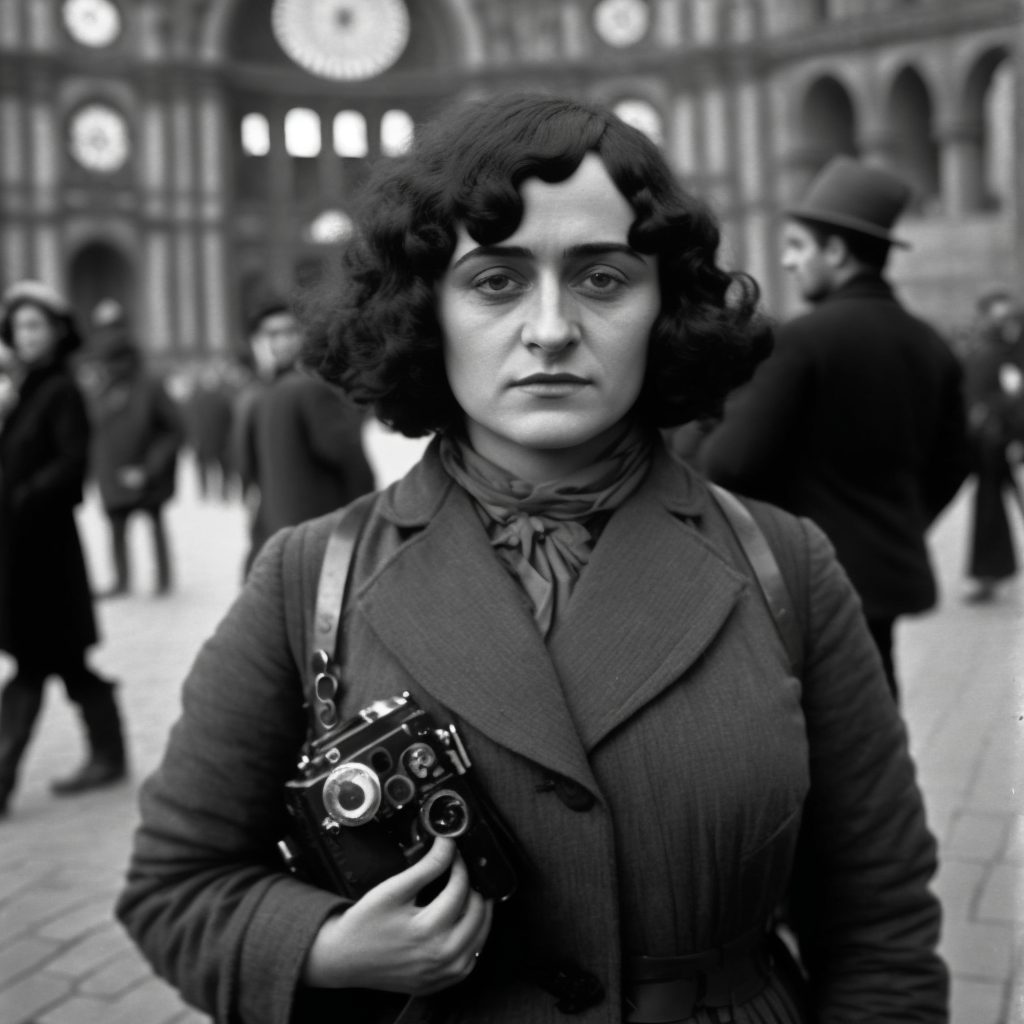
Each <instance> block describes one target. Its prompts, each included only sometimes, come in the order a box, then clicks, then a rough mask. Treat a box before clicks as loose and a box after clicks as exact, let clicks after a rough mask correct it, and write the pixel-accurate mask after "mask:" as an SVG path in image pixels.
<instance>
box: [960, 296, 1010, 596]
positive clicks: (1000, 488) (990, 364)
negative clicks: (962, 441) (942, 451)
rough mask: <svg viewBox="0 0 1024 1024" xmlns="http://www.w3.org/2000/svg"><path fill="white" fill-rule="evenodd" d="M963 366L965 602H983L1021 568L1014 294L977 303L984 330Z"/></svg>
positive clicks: (980, 327) (979, 334) (987, 297)
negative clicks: (1013, 449)
mask: <svg viewBox="0 0 1024 1024" xmlns="http://www.w3.org/2000/svg"><path fill="white" fill-rule="evenodd" d="M965 369H966V390H967V411H968V422H969V425H970V431H971V442H972V445H973V451H974V472H975V476H976V480H977V486H976V487H975V491H974V500H973V502H972V506H971V527H970V540H969V549H970V556H969V558H970V560H969V563H968V569H967V572H968V576H969V577H970V578H971V579H973V580H975V581H976V582H977V586H976V589H975V590H973V591H972V592H971V593H970V594H968V595H967V601H968V602H970V603H972V604H974V603H978V604H984V603H987V602H989V601H992V600H994V599H995V597H996V594H997V591H998V587H999V584H1000V583H1001V582H1003V581H1004V580H1007V579H1010V578H1011V577H1012V576H1013V575H1014V574H1015V573H1016V572H1017V555H1016V552H1015V550H1014V544H1013V531H1012V529H1011V526H1010V516H1009V513H1008V511H1007V507H1006V498H1007V496H1009V498H1010V500H1011V503H1013V502H1016V504H1017V506H1018V507H1019V508H1020V509H1021V512H1022V514H1024V498H1022V495H1021V491H1020V486H1019V484H1018V483H1017V480H1016V478H1015V477H1014V474H1013V468H1012V465H1011V462H1010V458H1009V454H1008V449H1009V446H1010V445H1011V444H1013V443H1014V442H1018V443H1019V442H1020V441H1022V440H1024V432H1022V430H1021V427H1022V425H1024V419H1022V416H1021V413H1022V411H1024V316H1022V315H1021V313H1020V312H1019V311H1015V310H1014V308H1013V303H1012V299H1011V298H1010V296H1009V295H1008V294H1007V295H992V296H984V297H983V299H982V301H981V302H980V303H979V330H978V333H977V338H976V343H975V345H974V347H973V348H972V349H971V350H970V352H968V354H967V358H966V361H965Z"/></svg>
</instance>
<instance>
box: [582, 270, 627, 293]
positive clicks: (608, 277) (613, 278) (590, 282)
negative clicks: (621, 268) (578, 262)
mask: <svg viewBox="0 0 1024 1024" xmlns="http://www.w3.org/2000/svg"><path fill="white" fill-rule="evenodd" d="M583 283H584V284H585V285H586V287H587V288H588V289H589V290H590V291H592V292H612V291H615V289H616V288H618V287H619V286H620V285H622V284H623V281H622V280H621V278H619V277H618V276H617V275H615V274H610V273H608V271H606V270H592V271H591V272H590V273H589V274H587V276H586V277H585V278H584V279H583Z"/></svg>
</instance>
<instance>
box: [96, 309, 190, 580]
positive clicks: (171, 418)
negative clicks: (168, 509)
mask: <svg viewBox="0 0 1024 1024" xmlns="http://www.w3.org/2000/svg"><path fill="white" fill-rule="evenodd" d="M95 354H96V357H97V359H98V361H99V364H100V366H101V370H102V373H101V384H100V389H99V393H98V394H97V396H96V398H95V403H94V404H95V409H94V417H95V421H96V431H95V437H94V442H93V451H92V455H93V469H94V472H95V475H96V481H97V483H98V485H99V489H100V498H101V499H102V501H103V508H104V510H105V511H106V513H107V517H108V519H109V522H110V536H111V548H112V552H113V557H114V570H115V573H116V581H115V583H114V585H113V587H111V588H110V589H109V590H106V591H104V592H103V594H102V595H101V596H102V597H117V596H120V595H123V594H127V593H128V592H129V590H130V588H131V571H130V565H129V557H128V520H129V518H130V517H131V515H132V513H133V512H142V513H144V514H145V516H146V517H147V518H148V519H149V522H150V527H151V529H152V534H153V548H154V552H155V555H156V569H157V585H156V592H157V593H158V594H166V593H168V592H169V591H170V589H171V585H172V572H171V557H170V551H169V547H168V542H167V532H166V529H165V526H164V522H163V507H164V505H165V503H166V502H167V501H168V500H169V499H170V498H171V497H172V495H173V494H174V484H175V470H176V464H177V455H178V449H179V448H180V447H181V444H182V440H183V436H184V430H183V427H182V423H181V417H180V414H179V412H178V409H177V407H176V405H175V403H174V401H173V399H172V398H171V397H170V396H169V395H168V394H167V392H166V390H165V389H164V386H163V384H162V383H161V381H160V380H158V379H157V378H156V377H154V376H152V375H150V374H149V373H148V372H147V371H146V369H145V367H144V366H143V360H142V354H141V352H140V351H139V348H138V346H137V345H136V343H135V341H134V339H133V338H132V337H131V335H130V334H129V333H128V331H127V330H126V329H125V328H124V327H123V326H114V327H111V328H109V329H108V330H107V331H105V332H103V333H101V334H99V335H98V336H97V338H96V343H95Z"/></svg>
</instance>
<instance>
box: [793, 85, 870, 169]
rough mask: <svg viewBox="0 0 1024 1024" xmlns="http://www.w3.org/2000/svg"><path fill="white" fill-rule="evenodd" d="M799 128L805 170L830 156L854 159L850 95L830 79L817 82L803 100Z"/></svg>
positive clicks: (854, 130)
mask: <svg viewBox="0 0 1024 1024" xmlns="http://www.w3.org/2000/svg"><path fill="white" fill-rule="evenodd" d="M802 114H803V116H802V118H801V128H802V134H803V142H804V146H805V147H806V152H807V162H808V165H809V169H810V170H812V171H814V170H817V169H819V168H820V167H822V166H824V164H826V163H827V162H828V161H829V160H831V159H832V157H834V156H838V155H839V154H840V153H845V154H846V155H847V156H856V155H857V143H856V138H857V130H856V114H855V112H854V109H853V101H852V100H851V99H850V94H849V93H848V92H847V91H846V89H845V88H843V86H842V85H841V84H840V83H839V82H838V81H836V79H834V78H832V77H831V76H828V75H826V76H825V77H823V78H819V79H818V80H817V81H816V82H815V83H814V84H813V85H812V86H811V87H810V89H808V90H807V95H806V96H805V97H804V106H803V112H802Z"/></svg>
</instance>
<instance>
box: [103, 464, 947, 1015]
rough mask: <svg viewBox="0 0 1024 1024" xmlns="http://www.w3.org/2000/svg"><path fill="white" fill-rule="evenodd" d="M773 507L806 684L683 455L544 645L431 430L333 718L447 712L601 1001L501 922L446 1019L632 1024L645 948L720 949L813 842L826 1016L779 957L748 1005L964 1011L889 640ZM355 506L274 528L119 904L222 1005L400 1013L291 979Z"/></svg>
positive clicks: (604, 546) (808, 533)
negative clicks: (349, 511)
mask: <svg viewBox="0 0 1024 1024" xmlns="http://www.w3.org/2000/svg"><path fill="white" fill-rule="evenodd" d="M754 511H755V514H756V515H757V517H758V519H759V520H760V522H761V524H762V526H763V528H764V529H765V531H766V534H767V536H768V537H769V539H770V540H771V543H772V545H773V547H774V548H775V550H776V551H777V553H778V556H779V559H780V563H781V565H782V569H783V572H784V573H785V574H786V578H787V580H788V582H789V585H790V587H791V589H792V591H793V593H794V594H796V595H797V600H796V603H795V612H796V614H797V616H798V617H799V618H800V619H801V621H802V622H803V624H804V631H805V635H806V649H805V653H804V658H805V669H804V672H803V684H802V686H801V683H799V682H798V681H797V680H796V679H795V678H794V677H793V675H792V669H791V666H790V663H789V659H788V657H787V654H786V652H785V649H784V648H783V646H782V643H781V641H780V640H779V637H778V634H777V633H776V631H775V629H774V627H773V624H772V620H771V618H770V616H769V613H768V611H767V609H766V606H765V604H764V601H763V600H762V599H761V598H760V596H759V594H758V591H757V590H756V587H755V586H754V585H753V584H752V582H751V580H750V579H749V577H748V576H747V575H746V572H745V570H744V569H743V568H741V567H742V566H744V564H745V563H744V561H743V556H742V553H741V552H740V551H739V550H738V548H737V546H736V541H735V538H734V537H733V535H732V533H731V531H730V529H729V527H728V525H727V524H726V522H725V521H724V519H723V517H722V515H721V512H720V511H719V510H718V508H717V506H716V505H715V503H714V502H713V501H712V500H711V499H710V497H709V494H708V492H707V489H706V486H705V485H704V483H703V482H702V481H701V480H700V479H699V478H698V477H697V476H696V475H695V474H693V473H691V472H690V471H689V470H687V469H686V468H685V467H683V466H682V465H680V464H678V463H676V462H674V461H673V460H671V459H670V458H669V457H668V456H667V454H665V453H664V452H661V453H659V454H658V456H656V459H655V463H654V465H653V466H652V469H651V472H650V474H649V475H648V477H647V479H646V480H645V481H644V483H643V484H642V486H641V487H640V489H639V490H638V491H637V492H636V493H635V494H634V495H632V496H631V497H630V498H629V499H628V500H627V501H626V503H625V504H624V505H623V506H622V507H621V508H620V509H618V510H617V511H616V512H615V513H614V514H613V515H612V516H611V518H610V520H609V521H608V523H607V525H606V526H605V528H604V531H603V532H602V534H601V537H600V540H599V541H598V543H597V545H596V547H595V549H594V552H593V555H592V557H591V560H590V562H589V564H588V565H587V567H586V569H585V570H584V572H583V574H582V576H581V577H580V580H579V582H578V584H577V586H576V589H575V591H574V593H573V597H572V601H571V602H570V604H569V606H568V608H567V610H566V614H565V616H564V618H563V619H561V620H560V621H559V622H558V624H557V625H556V627H555V629H554V631H553V633H552V635H551V636H550V637H549V639H548V642H547V643H546V644H545V642H544V641H543V640H542V639H541V636H540V633H539V632H538V630H537V628H536V625H535V623H534V621H533V616H532V613H531V610H530V608H529V607H528V605H527V603H526V602H525V601H524V599H523V594H522V592H521V590H520V589H519V587H518V584H517V583H516V582H515V581H514V580H513V579H512V577H511V576H510V574H509V573H508V572H507V571H506V570H505V568H504V566H503V565H502V563H501V562H500V561H499V559H498V557H497V556H496V555H495V552H494V550H493V548H492V547H491V545H490V543H489V540H488V537H487V534H486V532H485V531H484V528H483V526H482V524H481V522H480V519H479V517H478V515H477V514H476V512H475V511H474V507H473V504H472V501H471V499H470V498H469V496H468V495H467V494H466V492H465V491H463V490H462V489H461V488H460V487H458V486H457V485H456V484H454V482H453V481H452V479H451V478H450V477H449V476H448V474H447V473H446V472H445V470H444V468H443V467H442V465H441V463H440V459H439V458H438V455H437V446H436V444H435V445H433V446H431V448H429V449H428V451H427V454H426V456H425V457H424V459H423V461H422V462H420V463H419V465H418V466H417V467H416V468H414V469H413V470H412V472H411V473H410V474H409V475H408V476H407V477H406V478H405V479H404V480H402V481H400V482H399V483H398V484H396V485H394V486H393V487H391V488H389V489H388V490H387V491H385V492H383V494H382V495H381V496H380V497H379V499H377V502H376V504H375V506H374V508H373V510H372V511H371V513H370V516H369V518H368V520H367V523H366V526H365V528H364V532H363V535H362V539H361V541H360V544H359V550H358V553H357V557H356V561H355V563H354V566H353V571H352V577H351V582H350V596H349V599H348V601H347V602H346V611H345V618H344V622H343V635H344V641H343V648H344V671H343V678H344V693H345V696H344V704H343V714H344V715H345V716H347V715H351V714H353V713H355V712H356V711H358V710H359V709H360V708H362V707H365V706H366V705H367V704H368V703H370V702H372V701H374V700H377V699H381V698H385V697H390V696H393V695H395V694H398V693H401V692H402V691H405V690H407V691H409V692H410V693H411V694H412V696H413V697H415V698H416V700H417V701H419V702H420V704H421V705H422V706H424V707H425V708H427V709H428V710H430V711H432V712H433V713H434V714H435V715H436V716H438V718H439V719H440V721H442V722H455V723H457V725H458V728H459V732H460V733H461V734H462V736H463V738H464V739H465V741H466V744H467V746H468V748H469V752H470V755H471V757H472V759H473V761H474V765H475V770H476V771H477V772H478V773H479V778H480V780H481V782H482V784H483V785H484V787H485V788H486V790H487V791H488V793H489V795H490V796H491V797H492V799H493V800H494V802H495V803H496V804H497V806H498V807H499V809H500V810H501V812H502V814H503V815H504V817H505V818H506V820H507V821H508V823H509V825H510V826H511V828H512V830H513V832H514V833H515V834H516V836H517V837H518V839H519V841H520V843H521V844H522V846H523V847H524V849H525V851H526V853H527V856H528V859H529V861H530V864H531V868H530V869H529V870H527V871H525V872H524V873H523V877H522V882H521V892H520V894H519V895H518V896H517V897H516V900H517V902H518V906H519V910H520V913H521V914H522V915H523V917H524V919H525V922H526V924H525V929H526V934H525V939H524V940H523V942H522V943H520V945H519V946H518V948H519V949H520V950H523V949H525V950H526V951H528V952H530V953H533V954H536V955H538V956H541V957H549V958H551V959H552V962H554V958H555V957H569V958H571V959H572V960H573V961H575V963H577V964H579V965H580V966H582V967H584V968H586V969H588V970H590V971H592V972H593V973H594V974H595V975H596V976H597V977H598V979H600V981H601V982H602V983H603V985H604V986H605V989H606V996H605V998H604V999H603V1000H601V1001H600V1002H598V1003H596V1004H595V1005H593V1006H591V1007H590V1008H589V1009H587V1010H585V1011H584V1012H581V1013H579V1014H577V1015H574V1016H572V1017H570V1018H566V1015H565V1014H564V1013H562V1012H561V1011H560V1010H558V1009H556V1007H555V999H554V998H553V997H552V996H551V995H549V994H548V993H547V992H544V991H542V990H541V988H539V987H538V986H537V985H536V984H534V983H532V982H530V981H527V980H525V979H524V978H522V977H521V976H519V975H518V974H517V973H516V972H515V971H514V970H512V971H509V972H508V976H503V974H502V970H503V968H505V966H506V963H507V961H506V960H505V959H504V958H503V957H502V956H500V955H494V954H493V945H492V944H493V942H494V941H495V940H496V939H500V935H501V933H500V932H499V934H497V935H492V940H491V942H490V943H489V945H488V949H486V950H485V951H484V955H483V957H482V958H481V967H480V970H481V971H482V972H483V974H482V975H481V982H480V983H479V984H470V985H469V986H468V987H462V988H461V990H459V991H456V992H453V993H452V998H453V999H454V1007H453V1008H452V1010H451V1015H450V1016H445V1017H444V1018H443V1019H444V1021H445V1022H446V1024H470V1022H472V1024H524V1022H529V1024H562V1022H564V1021H565V1020H566V1019H570V1020H574V1021H579V1022H581V1024H621V1022H622V1020H623V1011H622V1005H621V1001H620V996H621V993H620V972H621V965H622V958H623V956H624V955H630V954H648V955H653V956H667V955H679V954H685V953H691V952H696V951H699V950H706V949H711V948H714V947H715V946H717V945H720V944H721V943H723V942H726V941H728V940H731V939H732V938H735V937H736V936H737V935H739V934H741V933H743V932H744V931H745V930H746V929H747V928H750V927H757V926H758V925H760V924H762V923H763V922H764V921H765V920H766V919H767V918H768V916H769V915H770V914H771V913H772V911H773V909H774V907H775V906H776V904H777V902H778V900H779V898H780V896H781V895H782V893H783V891H784V890H785V889H786V886H787V881H788V878H789V873H790V869H791V868H792V867H793V864H794V856H796V868H795V882H796V890H795V891H796V897H795V900H794V906H795V908H796V913H797V917H798V919H799V920H800V922H801V928H802V936H803V942H804V943H805V946H804V953H805V956H806V958H807V962H808V963H809V964H810V965H811V966H812V969H813V970H814V972H815V977H816V979H817V982H816V985H817V987H816V990H815V993H814V996H813V1001H814V1003H815V1004H816V1005H817V1007H818V1008H819V1010H821V1014H820V1016H815V1017H813V1018H812V1017H811V1016H810V1015H804V1014H803V1013H801V1012H800V1011H799V1010H797V1009H796V1008H795V1007H794V1005H793V1003H792V1002H791V1000H790V998H789V996H788V995H787V993H786V990H785V988H784V987H783V986H782V984H781V981H780V980H779V979H778V977H776V978H774V979H773V980H772V981H771V982H769V984H768V987H767V988H766V989H765V990H764V991H763V992H762V993H761V994H760V995H758V996H756V997H755V998H754V999H753V1000H751V1001H750V1002H749V1003H745V1004H743V1005H742V1006H739V1007H737V1008H736V1009H735V1010H734V1016H732V1017H731V1018H730V1019H732V1020H734V1021H736V1022H737V1024H754V1022H758V1024H803V1022H809V1021H810V1020H812V1019H813V1020H815V1021H816V1022H825V1024H835V1022H838V1021H844V1022H853V1021H864V1022H865V1024H866V1022H869V1021H870V1022H871V1024H897V1022H904V1021H908V1020H911V1019H913V1020H917V1021H920V1022H922V1024H924V1022H929V1024H940V1022H942V1021H944V1020H945V1012H944V1004H945V973H944V968H943V966H942V964H941V962H940V961H939V959H938V958H937V957H936V956H935V955H934V952H933V949H934V943H935V942H936V941H937V937H938V923H939V909H938V904H937V903H936V901H935V899H934V897H932V896H931V895H930V894H929V892H928V889H927V885H928V879H929V877H930V876H931V874H932V872H933V870H934V868H935V845H934V842H933V840H932V839H931V837H930V836H929V835H928V832H927V830H926V827H925V823H924V815H923V808H922V805H921V799H920V795H919V793H918V791H917V788H916V786H915V784H914V773H913V767H912V765H911V762H910V759H909V756H908V754H907V749H906V737H905V733H904V730H903V727H902V724H901V722H900V719H899V715H898V713H897V712H896V709H895V707H894V706H893V703H892V701H890V700H889V699H888V698H887V697H885V696H884V694H885V681H884V678H883V674H882V669H881V664H880V661H879V658H878V654H877V651H876V650H875V648H874V646H873V644H872V642H871V639H870V637H869V635H868V633H867V631H866V629H865V627H864V623H863V620H862V618H861V616H860V610H859V607H858V603H857V599H856V596H855V595H854V593H853V592H852V590H851V588H850V586H849V583H848V582H847V580H846V578H845V576H844V575H843V573H842V571H841V570H840V569H839V567H838V565H837V563H836V562H835V559H834V558H833V557H832V555H831V551H830V549H829V546H828V543H827V541H826V540H825V539H824V537H823V536H822V534H821V532H820V531H819V530H817V529H816V528H815V527H814V526H813V524H810V523H808V522H806V521H802V522H801V521H797V520H795V519H793V518H792V517H790V516H786V515H785V514H784V513H781V512H779V511H778V510H775V509H771V508H769V507H767V506H756V507H755V509H754ZM336 521H337V516H328V517H324V518H323V519H318V520H314V521H312V522H309V523H305V524H303V525H302V526H300V527H297V528H295V529H291V530H283V531H281V532H279V533H278V534H277V535H276V536H275V537H274V538H273V539H272V540H271V541H270V542H269V543H268V544H267V546H266V548H265V549H264V552H263V554H262V555H261V556H260V558H259V560H258V561H257V563H256V565H255V567H254V569H253V572H252V574H251V575H250V577H249V580H248V583H247V585H246V587H245V590H244V591H243V593H242V595H241V597H240V598H239V600H238V601H237V602H236V604H235V606H234V607H233V609H232V610H231V611H230V612H229V614H228V616H227V617H226V619H225V620H224V621H223V623H222V624H221V625H220V627H219V629H218V630H217V632H216V634H215V636H214V637H213V638H212V639H211V640H210V641H209V642H208V643H207V644H206V645H205V647H204V649H203V650H202V652H201V653H200V655H199V657H198V659H197V661H196V663H195V665H194V667H193V669H192V672H191V673H190V676H189V678H188V680H187V681H186V683H185V687H184V692H183V715H182V718H181V720H180V721H179V722H178V724H177V725H176V726H175V728H174V730H173V732H172V735H171V739H170V742H169V745H168V748H167V752H166V755H165V758H164V762H163V764H162V766H161V767H160V769H159V770H158V771H157V773H156V774H155V775H154V776H153V777H152V778H151V779H150V780H149V781H148V782H147V783H146V785H145V787H144V790H143V795H142V825H141V828H140V831H139V833H138V835H137V837H136V846H135V854H134V858H133V861H132V866H131V868H130V870H129V880H128V885H127V888H126V890H125V892H124V893H123V894H122V897H121V900H120V903H119V908H118V913H119V914H120V916H121V919H122V920H123V921H124V922H125V924H126V925H127V927H128V929H129V931H130V932H131V933H132V934H133V936H134V937H135V939H136V941H138V942H139V944H140V946H141V947H142V949H143V951H144V952H145V953H146V955H147V956H148V957H149V959H150V960H151V961H152V963H153V964H154V965H155V967H156V969H157V970H158V972H159V973H160V974H162V975H163V976H164V977H167V978H169V979H170V980H171V981H172V982H173V983H174V984H176V985H177V986H179V987H180V989H181V991H182V992H183V994H184V995H185V998H186V999H188V1000H190V1001H192V1002H195V1003H196V1004H197V1005H199V1006H202V1007H204V1008H205V1009H206V1010H207V1012H214V1013H215V1014H216V1019H217V1020H218V1021H219V1022H223V1024H227V1022H233V1024H234V1022H245V1024H286V1022H288V1021H289V1020H292V1021H295V1022H296V1024H298V1022H301V1024H308V1022H310V1021H319V1020H330V1021H334V1022H337V1024H383V1022H390V1021H393V1020H394V1019H395V1015H396V1012H397V1009H396V1006H395V1000H394V999H392V998H389V997H387V996H385V995H383V994H380V993H377V994H373V995H368V994H367V993H365V992H364V993H360V992H359V991H354V990H349V991H340V992H321V993H320V994H319V997H317V996H316V995H310V994H309V993H299V994H298V995H297V993H296V986H297V984H298V979H299V977H300V974H301V970H302V964H303V960H304V958H305V956H306V951H307V950H308V949H309V946H310V944H311V942H312V941H313V937H314V935H315V934H316V932H317V930H318V929H319V928H320V926H321V924H322V922H323V921H324V919H325V918H326V917H328V916H329V915H330V914H331V913H333V912H335V911H337V910H339V909H340V908H341V907H343V906H344V901H343V900H342V899H341V898H339V897H337V896H334V895H331V894H330V893H327V892H323V891H319V890H317V889H314V888H311V887H310V886H308V885H305V884H303V883H302V882H300V881H298V880H296V879H294V878H292V877H290V876H288V875H287V874H286V873H284V872H283V871H282V870H281V868H280V866H276V865H275V860H276V852H275V843H276V841H277V840H278V839H279V838H280V836H281V834H282V832H283V831H284V830H285V829H286V827H287V826H286V820H285V814H284V812H283V808H282V801H281V797H280V794H281V789H282V786H283V785H284V782H285V781H286V780H287V779H288V778H290V777H291V776H292V774H293V773H294V766H295V763H296V758H297V755H298V753H299V748H300V745H301V743H302V740H303V735H304V730H305V713H304V711H303V708H302V695H301V693H302V689H301V683H300V678H299V668H298V666H303V665H306V664H307V663H308V656H307V636H308V631H309V629H310V627H311V621H312V618H313V607H314V598H315V592H316V583H317V578H318V575H319V571H320V564H321V560H322V557H323V552H324V548H325V545H326V542H327V538H328V536H329V534H330V531H331V530H332V528H333V526H334V524H335V522H336ZM501 928H503V925H497V926H496V931H497V930H498V929H501ZM491 956H493V959H488V958H489V957H491ZM398 1005H399V1006H400V1005H401V1001H400V1000H399V1001H398ZM427 1019H430V1018H429V1017H423V1016H418V1015H410V1016H407V1017H403V1021H412V1020H415V1021H417V1022H422V1021H425V1020H427ZM714 1019H719V1020H720V1019H722V1018H721V1017H717V1016H716V1017H715V1018H714ZM699 1020H700V1021H701V1022H702V1024H707V1022H709V1021H710V1020H712V1017H710V1016H708V1015H707V1014H702V1015H701V1016H700V1018H699Z"/></svg>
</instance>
